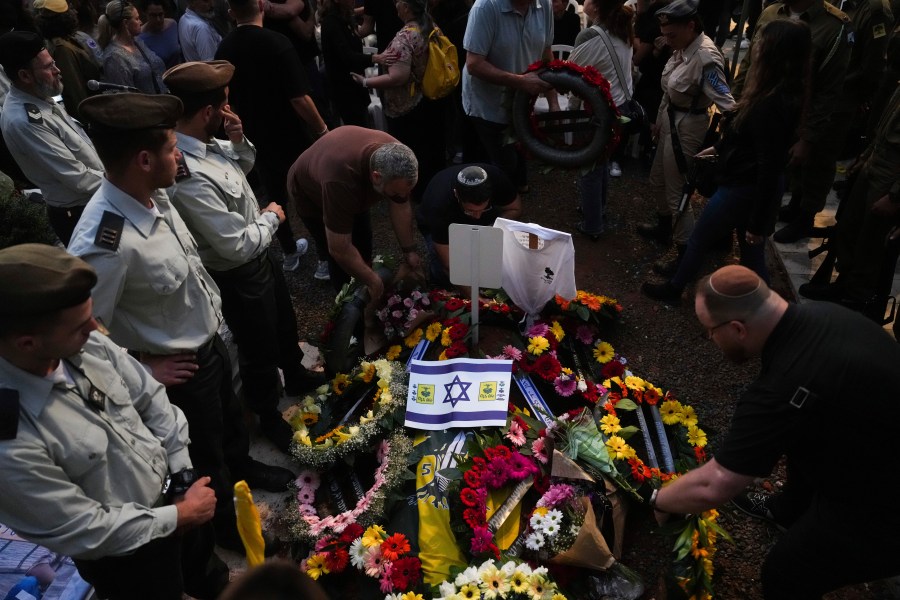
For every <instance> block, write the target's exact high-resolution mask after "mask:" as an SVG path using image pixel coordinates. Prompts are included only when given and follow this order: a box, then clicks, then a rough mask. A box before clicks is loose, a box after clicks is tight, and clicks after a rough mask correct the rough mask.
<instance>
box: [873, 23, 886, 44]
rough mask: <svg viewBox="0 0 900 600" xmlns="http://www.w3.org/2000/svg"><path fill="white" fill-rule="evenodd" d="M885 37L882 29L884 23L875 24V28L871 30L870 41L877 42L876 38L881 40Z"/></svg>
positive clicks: (884, 30)
mask: <svg viewBox="0 0 900 600" xmlns="http://www.w3.org/2000/svg"><path fill="white" fill-rule="evenodd" d="M886 35H887V30H886V29H885V27H884V23H876V24H875V27H873V28H872V39H874V40H877V39H878V38H883V37H884V36H886Z"/></svg>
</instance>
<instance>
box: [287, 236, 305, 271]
mask: <svg viewBox="0 0 900 600" xmlns="http://www.w3.org/2000/svg"><path fill="white" fill-rule="evenodd" d="M294 244H295V247H296V248H297V251H296V252H294V253H292V254H285V255H284V260H283V261H282V263H281V268H282V269H283V270H284V271H296V270H297V269H299V268H300V257H301V256H303V255H304V254H306V251H307V250H309V242H307V241H306V239H305V238H300V239H299V240H297V241H296V242H294Z"/></svg>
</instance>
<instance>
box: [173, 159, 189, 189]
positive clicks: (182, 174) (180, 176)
mask: <svg viewBox="0 0 900 600" xmlns="http://www.w3.org/2000/svg"><path fill="white" fill-rule="evenodd" d="M190 176H191V170H190V169H188V166H187V159H186V158H185V156H184V153H183V152H182V153H181V158H180V159H179V160H178V170H177V171H175V181H176V182H178V181H182V180H184V179H187V178H188V177H190Z"/></svg>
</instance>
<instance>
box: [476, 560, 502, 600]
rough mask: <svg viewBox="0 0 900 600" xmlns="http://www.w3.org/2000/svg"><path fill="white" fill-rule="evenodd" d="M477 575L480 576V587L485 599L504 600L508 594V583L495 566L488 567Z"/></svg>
mask: <svg viewBox="0 0 900 600" xmlns="http://www.w3.org/2000/svg"><path fill="white" fill-rule="evenodd" d="M479 575H480V576H481V583H480V586H481V589H482V590H484V597H485V598H488V599H491V598H504V597H505V596H506V594H507V593H508V592H509V582H508V581H507V580H506V575H504V574H503V571H501V570H500V569H498V568H497V566H496V565H493V564H492V565H489V566H488V567H487V568H485V569H484V570H482V571H481V572H480V573H479Z"/></svg>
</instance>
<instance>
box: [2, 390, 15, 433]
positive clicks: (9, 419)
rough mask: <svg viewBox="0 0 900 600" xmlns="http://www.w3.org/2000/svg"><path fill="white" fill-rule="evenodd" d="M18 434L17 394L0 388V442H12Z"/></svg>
mask: <svg viewBox="0 0 900 600" xmlns="http://www.w3.org/2000/svg"><path fill="white" fill-rule="evenodd" d="M18 432H19V392H17V391H16V390H13V389H10V388H0V440H14V439H16V434H17V433H18Z"/></svg>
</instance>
